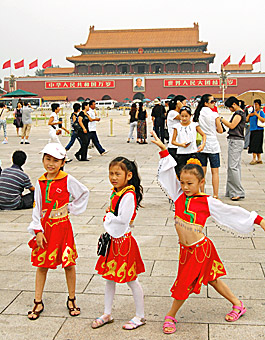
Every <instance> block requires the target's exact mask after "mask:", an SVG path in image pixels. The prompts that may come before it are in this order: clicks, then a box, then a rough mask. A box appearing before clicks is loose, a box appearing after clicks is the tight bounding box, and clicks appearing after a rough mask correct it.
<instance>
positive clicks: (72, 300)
mask: <svg viewBox="0 0 265 340" xmlns="http://www.w3.org/2000/svg"><path fill="white" fill-rule="evenodd" d="M75 300H76V297H74V298H73V299H70V298H69V296H68V301H71V302H74V301H75Z"/></svg>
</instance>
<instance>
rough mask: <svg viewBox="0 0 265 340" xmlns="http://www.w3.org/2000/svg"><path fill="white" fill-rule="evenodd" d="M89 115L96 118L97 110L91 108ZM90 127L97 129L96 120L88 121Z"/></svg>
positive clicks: (90, 129) (92, 129) (90, 128)
mask: <svg viewBox="0 0 265 340" xmlns="http://www.w3.org/2000/svg"><path fill="white" fill-rule="evenodd" d="M88 115H89V117H90V118H92V119H95V118H96V113H95V110H92V109H91V108H89V110H88ZM88 129H89V131H97V130H96V121H95V120H94V121H93V122H89V123H88Z"/></svg>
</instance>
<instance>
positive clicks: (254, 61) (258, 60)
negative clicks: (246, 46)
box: [252, 54, 261, 65]
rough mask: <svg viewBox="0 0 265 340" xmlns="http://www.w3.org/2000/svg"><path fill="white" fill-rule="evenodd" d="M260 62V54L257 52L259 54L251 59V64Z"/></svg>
mask: <svg viewBox="0 0 265 340" xmlns="http://www.w3.org/2000/svg"><path fill="white" fill-rule="evenodd" d="M260 62H261V54H259V55H258V56H257V58H256V59H254V60H253V61H252V65H253V64H256V63H260Z"/></svg>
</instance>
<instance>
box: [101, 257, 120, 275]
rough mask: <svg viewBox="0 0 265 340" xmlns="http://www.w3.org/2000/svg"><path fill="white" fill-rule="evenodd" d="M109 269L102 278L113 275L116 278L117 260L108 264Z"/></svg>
mask: <svg viewBox="0 0 265 340" xmlns="http://www.w3.org/2000/svg"><path fill="white" fill-rule="evenodd" d="M106 265H107V267H108V269H109V270H108V271H107V273H105V274H103V275H102V276H108V275H113V276H115V275H116V274H115V270H116V268H117V262H116V261H115V260H111V261H109V262H107V263H106Z"/></svg>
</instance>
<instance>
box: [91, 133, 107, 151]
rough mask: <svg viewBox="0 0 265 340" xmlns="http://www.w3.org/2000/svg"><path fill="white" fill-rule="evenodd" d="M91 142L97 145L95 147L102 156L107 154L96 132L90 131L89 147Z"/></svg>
mask: <svg viewBox="0 0 265 340" xmlns="http://www.w3.org/2000/svg"><path fill="white" fill-rule="evenodd" d="M90 140H92V142H93V144H94V145H95V147H96V148H97V150H98V152H99V153H100V154H102V153H103V152H105V149H103V147H102V146H101V144H100V143H99V140H98V136H97V132H96V131H89V132H88V143H87V145H89V143H90Z"/></svg>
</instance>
